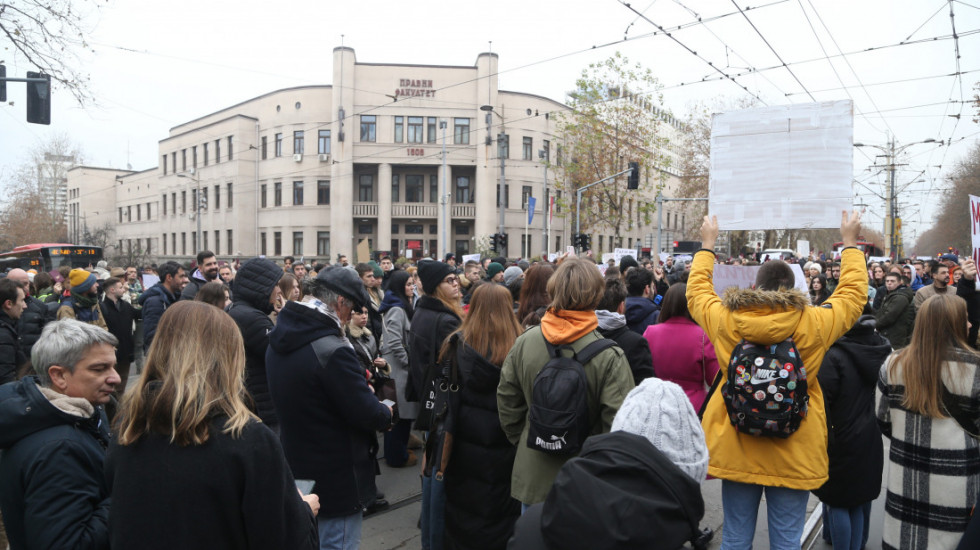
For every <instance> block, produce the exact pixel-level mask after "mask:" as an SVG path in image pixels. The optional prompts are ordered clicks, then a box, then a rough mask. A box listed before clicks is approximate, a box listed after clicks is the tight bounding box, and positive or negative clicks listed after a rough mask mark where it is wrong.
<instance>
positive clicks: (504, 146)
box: [497, 134, 510, 159]
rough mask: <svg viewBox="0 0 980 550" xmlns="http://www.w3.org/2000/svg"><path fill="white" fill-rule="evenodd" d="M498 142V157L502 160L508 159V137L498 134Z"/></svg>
mask: <svg viewBox="0 0 980 550" xmlns="http://www.w3.org/2000/svg"><path fill="white" fill-rule="evenodd" d="M498 140H499V141H498V142H497V155H499V156H500V157H502V158H505V159H509V158H510V136H509V135H507V134H503V135H500V134H498Z"/></svg>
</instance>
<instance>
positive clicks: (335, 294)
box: [235, 264, 392, 550]
mask: <svg viewBox="0 0 980 550" xmlns="http://www.w3.org/2000/svg"><path fill="white" fill-rule="evenodd" d="M245 265H246V267H247V266H248V264H245ZM242 269H243V271H244V269H245V268H244V267H243V268H242ZM241 273H242V272H239V275H238V277H237V278H236V279H235V281H236V282H237V281H239V280H240V279H241V278H242V274H241ZM237 295H238V293H236V296H237ZM369 300H370V298H368V296H367V292H366V291H365V290H364V284H363V283H362V282H361V280H360V278H358V276H357V275H356V274H355V273H354V272H353V271H351V270H349V269H346V268H343V267H339V266H334V267H329V268H326V269H324V270H322V271H321V272H320V273H319V274H318V275H317V277H316V279H315V283H314V285H313V295H312V296H307V297H306V298H304V300H303V301H302V302H288V303H287V304H286V305H285V306H284V307H283V309H282V311H280V312H279V319H278V321H277V324H276V328H275V329H274V330H273V331H272V333H271V334H269V338H268V340H269V350H268V352H267V354H266V365H267V367H268V381H269V393H270V394H271V396H272V400H273V402H274V403H275V407H276V412H277V414H278V416H279V421H280V426H281V440H282V447H283V451H285V453H286V460H287V461H288V462H289V467H290V468H291V469H292V471H293V475H294V476H295V477H296V478H297V479H312V480H314V481H315V482H316V484H315V485H314V486H313V492H314V493H316V495H317V496H318V497H319V498H320V512H319V514H318V515H317V524H318V527H319V530H320V548H321V549H325V548H336V549H338V550H344V549H347V548H357V547H358V545H359V543H360V538H361V518H362V510H363V509H364V508H365V507H366V506H367V505H368V504H370V503H372V502H374V500H375V499H376V497H377V487H376V486H375V483H374V475H375V468H376V467H377V462H376V459H375V456H376V454H377V450H378V438H377V433H376V432H377V431H379V430H384V429H387V428H389V427H390V426H391V419H392V409H391V407H389V406H387V405H384V404H382V403H380V402H379V401H378V399H377V397H375V395H374V392H372V391H371V389H370V388H369V386H368V384H367V382H366V380H365V370H364V367H362V366H361V364H360V362H359V361H358V360H357V355H356V354H355V352H354V348H353V347H352V346H351V344H350V342H349V341H348V340H347V339H346V338H345V336H344V329H343V328H342V327H344V326H345V325H346V324H347V322H348V321H349V320H350V314H351V310H352V309H353V308H357V309H358V310H360V309H361V308H363V307H366V306H367V304H368V302H369Z"/></svg>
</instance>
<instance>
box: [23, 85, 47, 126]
mask: <svg viewBox="0 0 980 550" xmlns="http://www.w3.org/2000/svg"><path fill="white" fill-rule="evenodd" d="M27 78H43V79H45V82H28V83H27V122H30V123H33V124H51V76H49V75H46V74H44V73H32V72H28V73H27Z"/></svg>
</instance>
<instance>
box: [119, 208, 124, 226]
mask: <svg viewBox="0 0 980 550" xmlns="http://www.w3.org/2000/svg"><path fill="white" fill-rule="evenodd" d="M122 222H123V215H122V206H120V207H119V223H122Z"/></svg>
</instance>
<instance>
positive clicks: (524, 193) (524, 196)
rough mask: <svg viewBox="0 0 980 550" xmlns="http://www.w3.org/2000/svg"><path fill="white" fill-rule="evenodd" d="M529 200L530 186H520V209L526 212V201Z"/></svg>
mask: <svg viewBox="0 0 980 550" xmlns="http://www.w3.org/2000/svg"><path fill="white" fill-rule="evenodd" d="M529 198H531V186H530V185H524V186H521V209H523V210H527V200H528V199H529Z"/></svg>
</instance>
